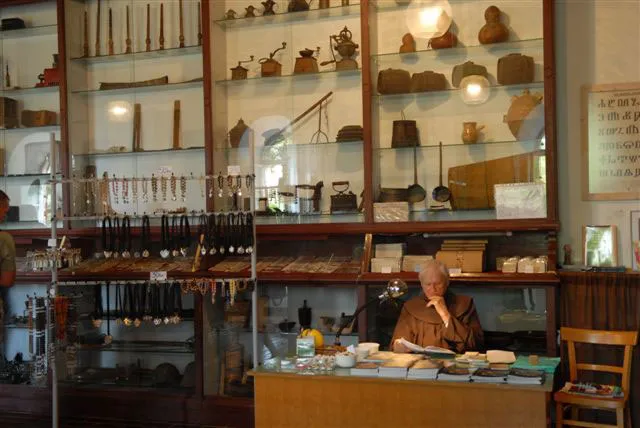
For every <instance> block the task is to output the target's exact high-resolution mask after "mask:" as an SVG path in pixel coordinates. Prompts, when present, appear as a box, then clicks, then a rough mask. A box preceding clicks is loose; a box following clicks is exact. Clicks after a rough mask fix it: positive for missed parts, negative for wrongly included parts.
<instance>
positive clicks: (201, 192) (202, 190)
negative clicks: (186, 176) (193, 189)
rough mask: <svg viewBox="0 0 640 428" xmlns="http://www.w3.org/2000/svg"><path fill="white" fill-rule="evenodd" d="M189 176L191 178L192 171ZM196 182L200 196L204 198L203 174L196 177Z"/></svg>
mask: <svg viewBox="0 0 640 428" xmlns="http://www.w3.org/2000/svg"><path fill="white" fill-rule="evenodd" d="M191 178H192V179H193V172H192V173H191ZM198 184H199V185H200V197H201V198H202V199H204V196H205V195H204V190H205V189H204V175H201V176H200V178H199V179H198Z"/></svg>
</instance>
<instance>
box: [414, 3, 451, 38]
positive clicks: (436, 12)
mask: <svg viewBox="0 0 640 428" xmlns="http://www.w3.org/2000/svg"><path fill="white" fill-rule="evenodd" d="M404 13H405V21H406V23H407V27H408V28H409V32H410V33H411V34H412V35H413V37H414V38H420V39H431V38H433V37H440V36H442V35H443V34H444V33H446V32H447V30H448V29H449V27H450V26H451V20H452V10H451V5H450V4H449V2H448V0H414V1H413V2H412V3H411V4H410V5H409V6H408V7H407V8H406V9H405V12H404Z"/></svg>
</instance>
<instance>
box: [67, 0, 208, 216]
mask: <svg viewBox="0 0 640 428" xmlns="http://www.w3.org/2000/svg"><path fill="white" fill-rule="evenodd" d="M65 12H66V26H67V28H66V30H67V34H66V43H67V81H68V97H69V148H70V149H69V151H70V153H69V158H70V165H71V168H70V177H69V178H70V179H72V180H73V181H72V183H70V187H71V189H70V190H71V193H72V194H73V197H72V198H71V203H70V207H69V211H70V212H69V213H67V215H68V216H71V217H72V218H75V219H76V220H78V219H83V218H84V219H86V218H89V219H91V217H98V218H101V216H103V215H105V214H111V215H113V214H120V215H123V214H125V213H126V214H128V215H129V216H137V217H141V216H142V215H144V214H147V215H149V216H150V217H151V219H152V220H153V223H159V220H158V219H157V218H156V217H159V215H161V214H162V213H167V212H174V213H185V212H202V211H204V210H205V209H206V207H205V202H206V200H205V198H203V197H202V193H203V190H202V189H204V186H205V181H207V180H205V177H204V165H205V163H204V162H203V156H204V150H205V148H204V146H205V119H204V97H203V76H204V70H203V55H202V30H201V25H200V20H201V12H200V3H199V2H197V1H194V0H185V1H178V0H176V1H167V2H163V3H162V4H160V3H157V2H152V3H150V4H146V3H140V2H135V1H119V2H100V1H72V2H66V3H65ZM104 178H107V180H103V181H99V180H102V179H104ZM105 187H106V188H105ZM94 223H95V222H94ZM77 225H80V226H82V225H83V223H77Z"/></svg>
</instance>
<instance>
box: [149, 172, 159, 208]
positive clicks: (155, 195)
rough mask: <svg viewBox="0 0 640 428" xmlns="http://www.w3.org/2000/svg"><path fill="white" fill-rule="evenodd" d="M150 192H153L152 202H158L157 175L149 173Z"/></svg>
mask: <svg viewBox="0 0 640 428" xmlns="http://www.w3.org/2000/svg"><path fill="white" fill-rule="evenodd" d="M151 192H152V193H153V202H158V177H156V175H155V174H151Z"/></svg>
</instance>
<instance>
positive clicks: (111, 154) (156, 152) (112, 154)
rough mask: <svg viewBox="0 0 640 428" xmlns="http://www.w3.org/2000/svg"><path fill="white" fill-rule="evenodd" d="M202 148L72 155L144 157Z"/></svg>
mask: <svg viewBox="0 0 640 428" xmlns="http://www.w3.org/2000/svg"><path fill="white" fill-rule="evenodd" d="M203 150H204V147H202V146H196V147H185V148H182V149H177V150H176V149H162V150H142V151H139V152H130V151H126V152H96V153H79V154H74V156H78V157H111V156H144V155H153V154H165V153H171V154H178V153H181V152H194V151H203Z"/></svg>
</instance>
